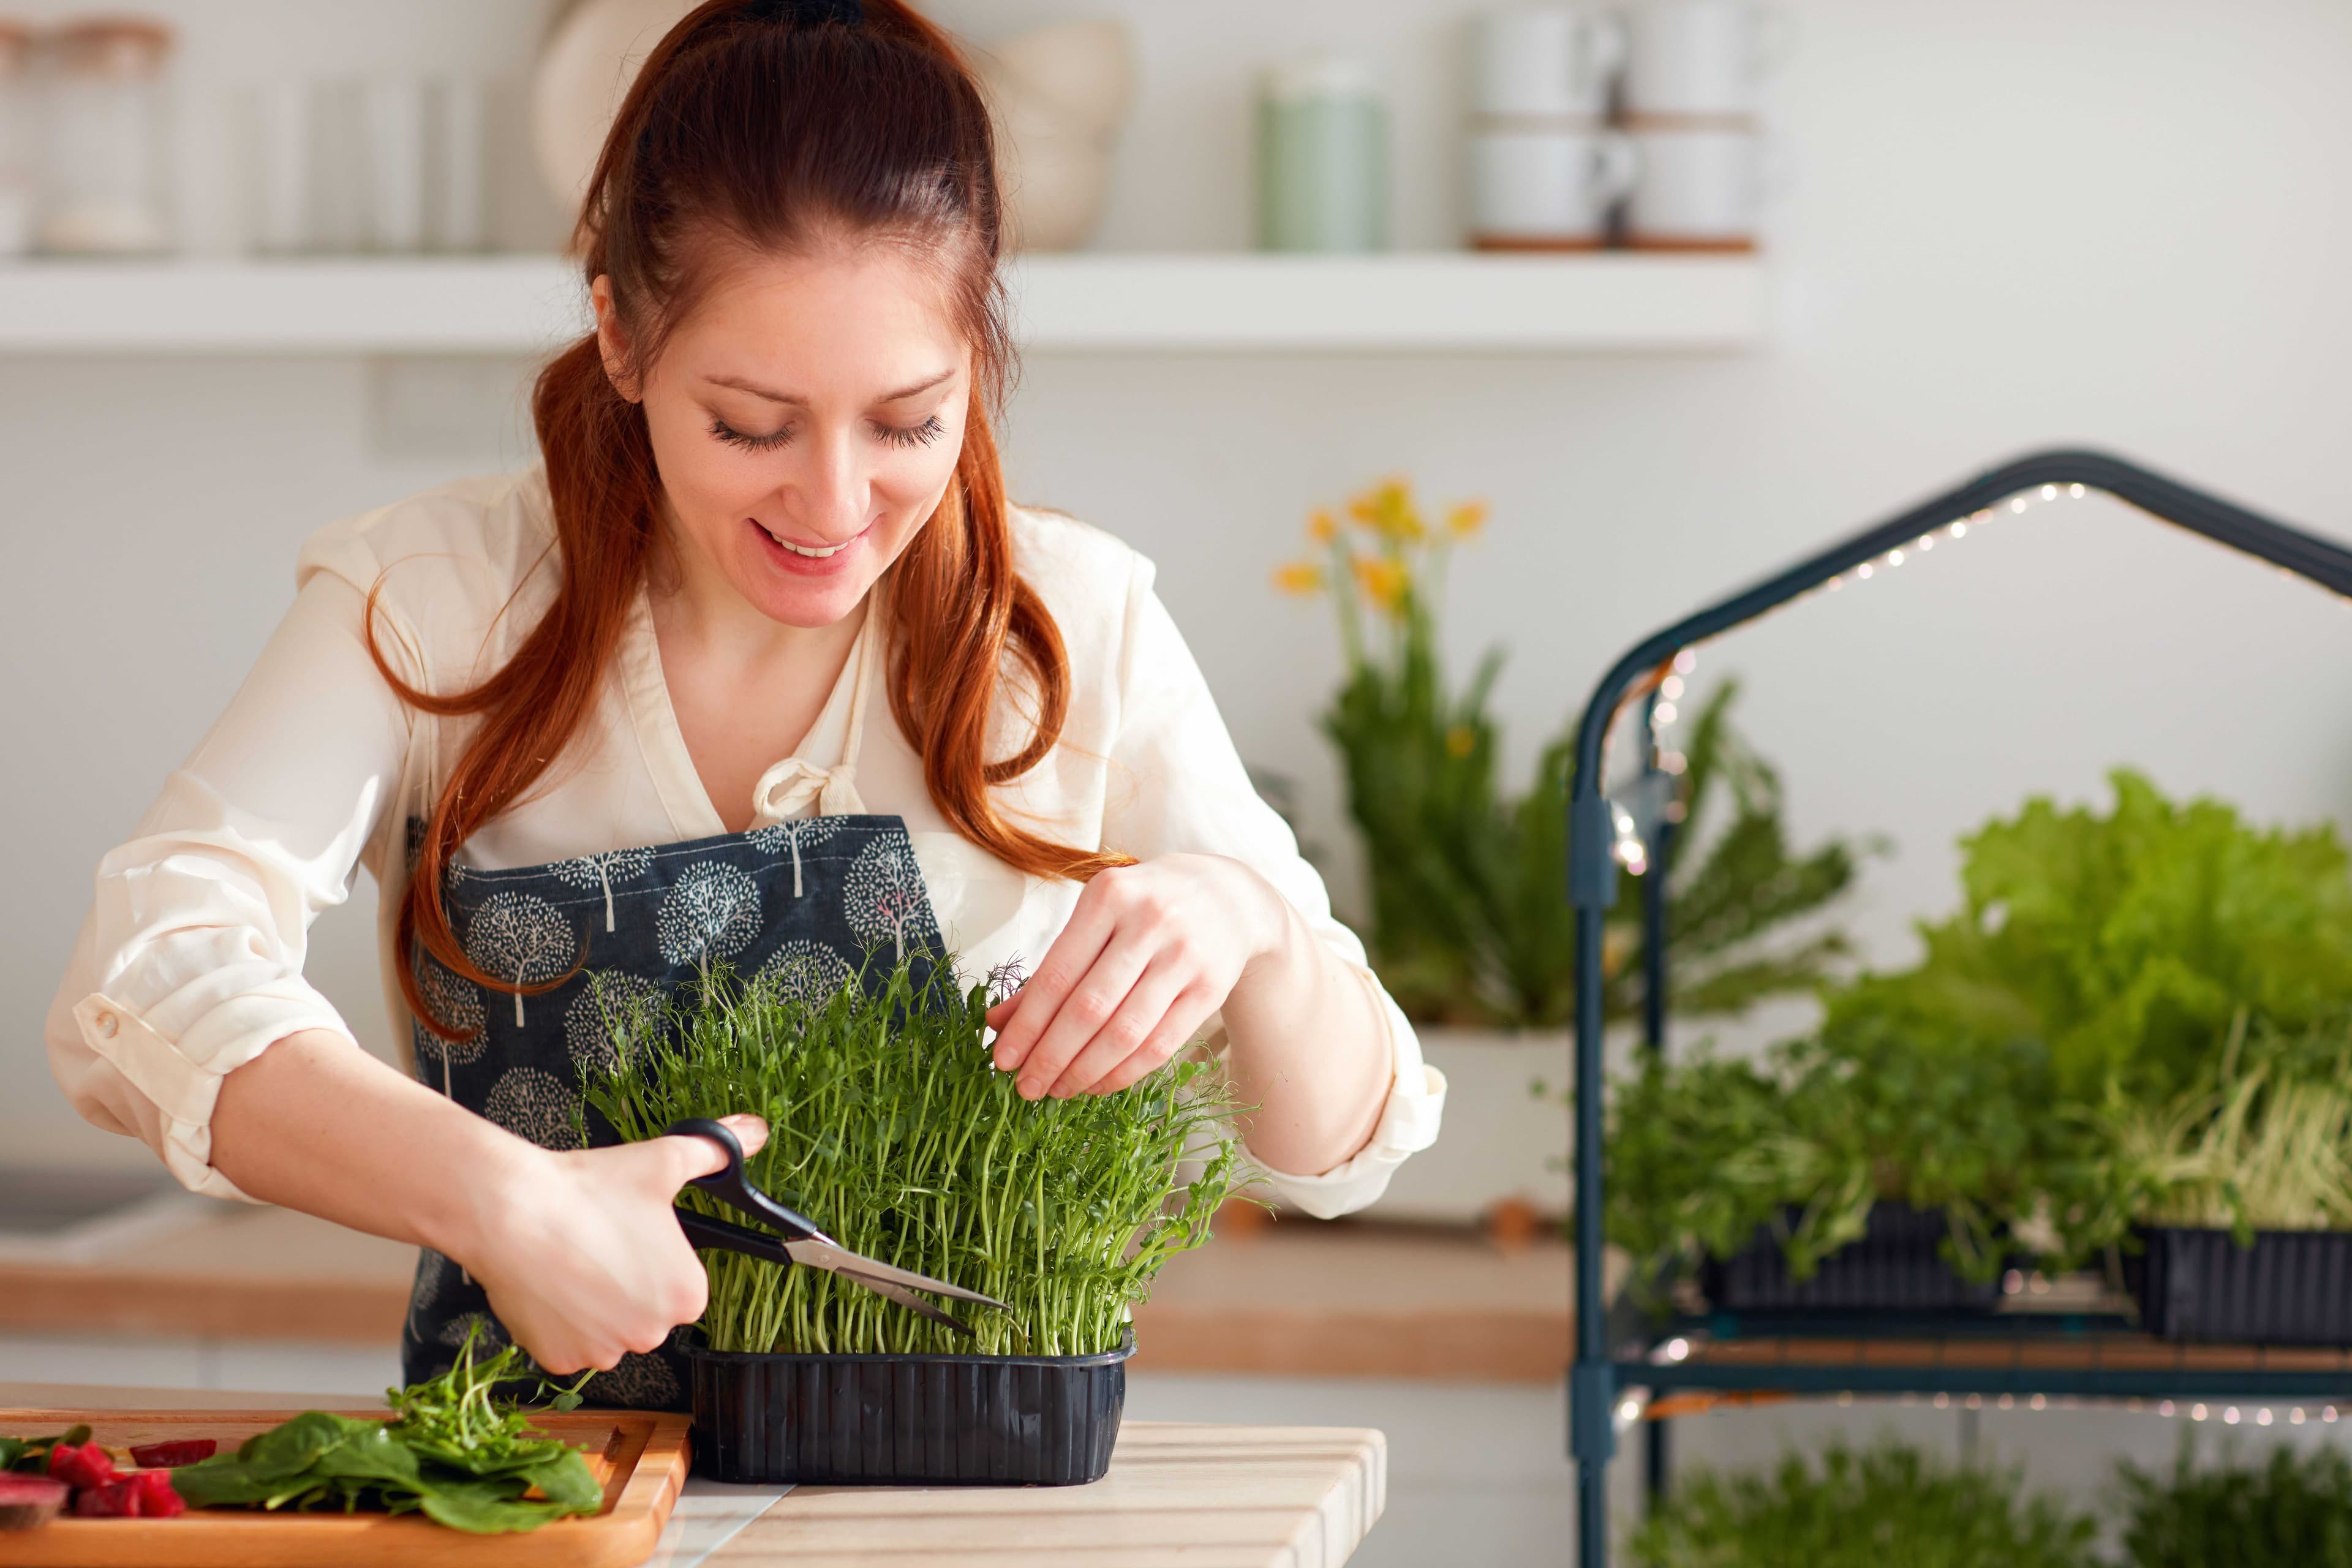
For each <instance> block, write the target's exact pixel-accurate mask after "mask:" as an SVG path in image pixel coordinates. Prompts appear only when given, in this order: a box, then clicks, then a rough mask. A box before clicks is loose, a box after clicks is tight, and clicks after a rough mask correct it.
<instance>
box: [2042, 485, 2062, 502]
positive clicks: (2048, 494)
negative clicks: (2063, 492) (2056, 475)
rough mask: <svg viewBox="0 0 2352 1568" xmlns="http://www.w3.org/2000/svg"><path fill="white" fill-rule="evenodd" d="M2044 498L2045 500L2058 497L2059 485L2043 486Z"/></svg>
mask: <svg viewBox="0 0 2352 1568" xmlns="http://www.w3.org/2000/svg"><path fill="white" fill-rule="evenodd" d="M2057 499H2058V487H2057V486H2056V485H2044V486H2042V500H2057Z"/></svg>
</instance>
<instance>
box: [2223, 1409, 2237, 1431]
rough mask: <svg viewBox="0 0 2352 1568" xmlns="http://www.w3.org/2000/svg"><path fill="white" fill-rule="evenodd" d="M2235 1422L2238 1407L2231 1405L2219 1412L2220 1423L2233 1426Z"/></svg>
mask: <svg viewBox="0 0 2352 1568" xmlns="http://www.w3.org/2000/svg"><path fill="white" fill-rule="evenodd" d="M2237 1424H2238V1407H2237V1406H2236V1405H2231V1406H2230V1407H2229V1408H2228V1409H2227V1410H2224V1411H2222V1412H2221V1425H2223V1426H2236V1425H2237Z"/></svg>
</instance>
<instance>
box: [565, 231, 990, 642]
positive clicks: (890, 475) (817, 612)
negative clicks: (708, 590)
mask: <svg viewBox="0 0 2352 1568" xmlns="http://www.w3.org/2000/svg"><path fill="white" fill-rule="evenodd" d="M595 295H596V314H597V321H598V323H599V331H600V333H601V334H602V336H603V341H604V357H605V363H606V364H607V366H608V367H614V368H615V369H619V368H620V367H624V366H625V364H626V359H625V355H623V354H622V353H619V352H618V351H619V350H620V349H621V348H622V346H623V340H622V339H621V338H620V336H619V330H618V325H617V322H616V321H614V316H613V312H612V310H611V294H610V290H609V287H608V285H607V284H606V282H605V280H604V279H601V278H600V279H597V280H596V288H595ZM614 380H615V384H617V385H620V386H621V387H622V388H623V390H624V391H625V392H627V391H629V390H631V388H630V383H629V381H628V379H627V377H626V374H625V371H624V372H623V374H616V375H615V378H614ZM635 392H636V393H637V395H639V396H640V398H641V401H642V402H643V403H644V405H645V411H646V426H647V428H648V429H649V430H650V431H651V433H652V436H653V448H654V458H655V461H656V463H657V464H658V465H659V466H660V471H661V481H662V490H663V494H664V497H665V499H666V500H667V502H668V508H669V517H668V519H667V521H668V525H669V528H670V537H671V540H672V542H674V544H675V545H676V547H677V550H678V552H679V554H680V555H681V557H683V564H684V566H685V569H686V571H687V574H688V577H689V580H692V579H702V580H705V581H710V580H714V579H723V580H724V581H725V582H726V583H727V584H730V585H731V586H732V587H733V589H734V591H735V592H736V593H737V594H739V595H741V596H742V597H743V599H744V600H745V601H747V602H748V603H749V604H751V605H752V606H753V607H755V608H757V609H758V610H759V611H760V612H761V614H763V615H765V616H768V617H769V618H771V619H772V620H776V621H781V622H782V623H784V624H785V625H787V626H831V625H833V624H835V622H837V621H839V620H840V619H841V618H842V617H843V616H846V615H848V614H849V613H850V612H851V611H853V610H855V609H856V607H857V605H858V604H859V603H860V602H861V601H863V600H864V598H865V597H866V590H868V589H869V588H871V587H872V586H873V585H874V580H875V579H876V578H877V577H879V576H880V575H881V574H882V573H883V571H884V569H885V568H887V566H888V565H889V564H890V563H892V562H893V561H896V560H897V559H898V554H899V552H901V551H903V550H905V549H906V548H907V546H908V543H909V542H912V541H913V539H914V537H915V533H916V531H917V530H919V529H920V528H921V527H922V526H923V523H924V521H926V520H927V519H928V518H929V516H930V515H931V511H932V509H933V508H935V507H937V506H938V505H939V503H940V497H941V496H942V495H944V494H945V493H946V491H947V488H948V483H949V481H950V479H952V478H953V477H954V473H955V465H956V455H957V454H958V453H959V452H960V451H961V450H962V447H963V426H964V417H965V414H966V411H967V410H968V408H969V407H970V405H971V352H970V350H969V349H968V348H967V347H966V345H965V343H964V342H963V339H962V336H961V334H960V333H959V332H958V331H955V329H954V327H953V325H952V323H951V322H950V319H949V317H948V314H947V310H946V301H945V297H944V295H943V293H942V291H941V289H940V287H939V285H938V283H937V281H936V280H935V279H933V278H932V277H931V276H930V275H929V274H927V273H925V272H924V271H923V270H921V269H920V268H919V267H918V266H916V265H915V264H913V263H912V262H910V261H909V260H908V259H907V258H906V257H905V256H904V255H903V254H902V252H901V251H900V249H899V247H896V246H891V245H869V246H856V247H848V246H838V247H824V249H822V250H821V251H820V252H819V253H817V254H815V255H813V256H807V257H797V256H796V257H763V258H747V259H745V260H743V261H740V262H739V263H737V264H736V265H735V266H733V267H731V268H728V269H727V270H726V272H725V273H724V274H723V275H722V276H720V277H719V278H718V279H715V280H714V282H713V283H712V285H711V287H710V288H709V289H708V290H707V291H706V292H705V293H704V295H703V297H702V299H701V300H700V301H699V302H698V304H697V305H696V307H695V308H694V310H692V312H691V313H690V314H688V316H687V318H686V319H685V320H684V321H680V322H679V323H678V325H677V328H676V330H675V331H673V332H672V333H671V334H670V338H669V342H667V345H666V346H665V347H664V349H663V351H662V353H661V355H660V357H659V358H658V359H657V360H656V362H655V363H654V364H653V366H652V368H651V370H650V372H649V373H648V374H646V376H645V377H644V382H643V384H642V385H641V386H638V387H636V388H635Z"/></svg>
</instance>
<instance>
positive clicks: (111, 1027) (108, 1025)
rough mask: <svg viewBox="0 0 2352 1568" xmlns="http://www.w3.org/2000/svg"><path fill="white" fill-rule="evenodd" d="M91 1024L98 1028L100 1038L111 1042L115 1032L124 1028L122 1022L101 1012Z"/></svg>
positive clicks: (111, 1015)
mask: <svg viewBox="0 0 2352 1568" xmlns="http://www.w3.org/2000/svg"><path fill="white" fill-rule="evenodd" d="M90 1022H91V1023H92V1024H93V1025H95V1026H97V1029H98V1032H99V1035H100V1037H101V1038H103V1039H109V1040H110V1039H112V1038H114V1031H115V1030H117V1029H119V1028H121V1021H120V1020H119V1019H117V1018H116V1017H115V1016H114V1015H113V1014H111V1013H105V1012H101V1013H100V1014H99V1015H98V1016H96V1017H95V1018H92V1019H91V1020H90Z"/></svg>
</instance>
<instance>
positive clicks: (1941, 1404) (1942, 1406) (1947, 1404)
mask: <svg viewBox="0 0 2352 1568" xmlns="http://www.w3.org/2000/svg"><path fill="white" fill-rule="evenodd" d="M1951 1406H1952V1396H1951V1395H1950V1394H1937V1395H1936V1408H1937V1409H1938V1410H1948V1409H1950V1408H1951Z"/></svg>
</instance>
